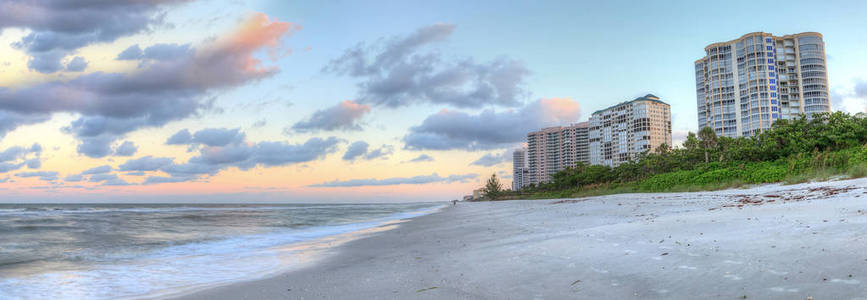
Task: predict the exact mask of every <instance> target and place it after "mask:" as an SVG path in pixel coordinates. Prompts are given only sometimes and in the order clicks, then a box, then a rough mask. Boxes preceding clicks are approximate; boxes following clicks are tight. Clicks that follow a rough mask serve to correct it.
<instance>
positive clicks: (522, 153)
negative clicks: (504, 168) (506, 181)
mask: <svg viewBox="0 0 867 300" xmlns="http://www.w3.org/2000/svg"><path fill="white" fill-rule="evenodd" d="M529 176H530V168H528V167H527V150H524V149H518V150H515V152H513V153H512V190H513V191H517V190H520V189H521V188H523V187H525V186H528V185H530V181H529V180H528V179H529V178H528V177H529Z"/></svg>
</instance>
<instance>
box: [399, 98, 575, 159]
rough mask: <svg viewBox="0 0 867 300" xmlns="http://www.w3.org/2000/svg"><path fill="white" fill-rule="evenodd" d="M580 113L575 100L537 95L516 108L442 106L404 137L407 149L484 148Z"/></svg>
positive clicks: (565, 121)
mask: <svg viewBox="0 0 867 300" xmlns="http://www.w3.org/2000/svg"><path fill="white" fill-rule="evenodd" d="M580 116H581V108H580V106H579V105H578V102H575V101H573V100H571V99H569V98H551V99H540V100H538V101H536V102H533V103H530V104H528V105H526V106H524V107H522V108H520V109H519V110H506V111H502V112H497V111H495V110H493V109H486V110H483V111H482V112H481V113H479V114H469V113H464V112H459V111H452V110H446V109H443V110H442V111H440V112H438V113H436V114H433V115H430V116H428V117H427V118H425V119H424V121H422V123H421V124H419V125H417V126H413V127H411V128H410V129H409V133H408V134H407V135H405V136H404V137H403V141H404V143H405V148H406V149H409V150H452V149H464V150H470V151H473V150H485V149H497V148H505V147H510V146H512V145H514V144H515V143H520V142H522V141H524V140H525V139H526V137H527V133H529V132H531V131H535V130H539V129H541V128H544V127H550V126H559V125H568V124H569V123H572V122H575V121H577V120H578V119H579V117H580Z"/></svg>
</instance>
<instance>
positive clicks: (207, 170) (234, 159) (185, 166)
mask: <svg viewBox="0 0 867 300" xmlns="http://www.w3.org/2000/svg"><path fill="white" fill-rule="evenodd" d="M341 142H342V141H341V140H340V139H338V138H336V137H328V138H325V139H323V138H319V137H314V138H310V139H308V140H307V141H306V142H304V143H303V144H289V143H286V142H278V141H263V142H258V143H239V144H233V145H227V146H213V147H212V146H205V147H203V148H201V149H199V155H197V156H194V157H191V158H190V159H189V160H188V161H187V162H186V163H181V164H174V163H173V164H168V165H164V166H162V167H160V168H159V170H160V171H163V172H165V173H168V174H169V175H171V176H172V177H180V178H195V177H197V176H200V175H215V174H217V173H218V172H219V171H221V170H223V169H226V168H231V167H236V168H238V169H240V170H248V169H251V168H254V167H257V166H263V167H277V166H285V165H290V164H296V163H303V162H309V161H313V160H317V159H322V158H324V157H325V156H326V155H328V154H331V153H334V152H335V151H337V144H339V143H341ZM121 167H123V166H121ZM155 180H156V179H155Z"/></svg>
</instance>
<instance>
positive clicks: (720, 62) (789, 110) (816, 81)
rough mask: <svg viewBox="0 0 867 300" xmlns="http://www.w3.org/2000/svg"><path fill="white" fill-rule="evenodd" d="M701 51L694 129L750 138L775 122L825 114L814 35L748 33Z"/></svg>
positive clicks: (820, 49) (820, 56)
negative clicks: (778, 35) (702, 55)
mask: <svg viewBox="0 0 867 300" xmlns="http://www.w3.org/2000/svg"><path fill="white" fill-rule="evenodd" d="M704 50H705V53H706V56H705V57H704V58H701V59H699V60H697V61H695V85H696V87H695V89H696V98H697V101H696V102H697V104H698V124H699V129H701V128H703V127H711V128H713V129H714V131H716V134H717V135H720V136H728V137H738V136H751V135H755V134H757V133H759V132H761V131H763V130H766V129H769V128H771V125H772V124H773V122H774V121H776V120H778V119H789V118H792V117H794V116H796V115H798V114H806V115H807V117H811V116H812V114H814V113H821V112H830V111H831V106H830V105H829V102H828V97H829V96H828V95H829V94H828V91H829V90H828V77H827V66H826V63H825V42H824V41H823V40H822V35H821V34H819V33H816V32H805V33H799V34H793V35H784V36H782V37H777V36H774V35H772V34H770V33H764V32H754V33H749V34H746V35H744V36H742V37H740V38H738V39H735V40H731V41H728V42H721V43H714V44H710V45H708V46H707V47H705V48H704Z"/></svg>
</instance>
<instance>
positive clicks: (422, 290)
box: [415, 286, 439, 293]
mask: <svg viewBox="0 0 867 300" xmlns="http://www.w3.org/2000/svg"><path fill="white" fill-rule="evenodd" d="M438 288H439V287H438V286H432V287H429V288H426V289H420V290H418V291H415V292H416V293H421V292H424V291H430V290H434V289H438Z"/></svg>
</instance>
